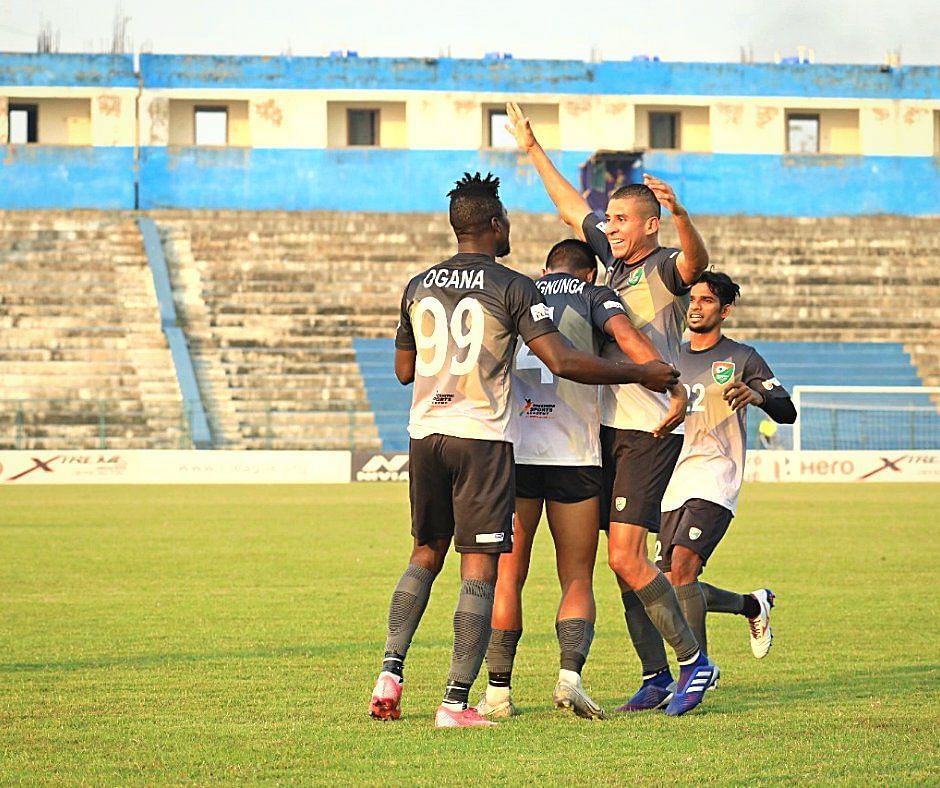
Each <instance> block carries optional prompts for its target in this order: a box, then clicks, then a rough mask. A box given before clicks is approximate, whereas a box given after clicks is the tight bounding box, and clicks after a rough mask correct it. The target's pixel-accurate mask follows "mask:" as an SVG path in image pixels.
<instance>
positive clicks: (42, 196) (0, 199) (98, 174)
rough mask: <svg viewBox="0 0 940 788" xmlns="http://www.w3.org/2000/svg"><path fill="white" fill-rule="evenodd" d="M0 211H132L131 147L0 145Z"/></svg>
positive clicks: (132, 170)
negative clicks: (36, 209) (61, 209)
mask: <svg viewBox="0 0 940 788" xmlns="http://www.w3.org/2000/svg"><path fill="white" fill-rule="evenodd" d="M0 156H2V158H0V208H5V209H13V210H21V209H27V208H29V209H34V208H99V209H107V210H112V209H125V208H133V207H134V149H133V148H92V147H78V146H65V145H63V146H54V145H41V146H39V145H3V146H0Z"/></svg>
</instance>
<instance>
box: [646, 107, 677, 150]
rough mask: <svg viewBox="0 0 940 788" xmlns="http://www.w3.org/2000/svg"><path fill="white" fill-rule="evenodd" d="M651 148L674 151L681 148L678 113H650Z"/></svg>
mask: <svg viewBox="0 0 940 788" xmlns="http://www.w3.org/2000/svg"><path fill="white" fill-rule="evenodd" d="M650 147H651V148H672V149H675V148H678V147H679V113H678V112H651V113H650Z"/></svg>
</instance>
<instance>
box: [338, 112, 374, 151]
mask: <svg viewBox="0 0 940 788" xmlns="http://www.w3.org/2000/svg"><path fill="white" fill-rule="evenodd" d="M346 144H347V145H378V144H379V111H378V110H377V109H348V110H346Z"/></svg>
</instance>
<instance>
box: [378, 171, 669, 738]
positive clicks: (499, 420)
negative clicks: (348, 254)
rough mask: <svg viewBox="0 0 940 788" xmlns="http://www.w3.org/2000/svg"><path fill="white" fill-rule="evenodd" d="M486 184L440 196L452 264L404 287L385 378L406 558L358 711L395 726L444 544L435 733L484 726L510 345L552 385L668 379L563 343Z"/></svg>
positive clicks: (510, 481) (504, 519)
mask: <svg viewBox="0 0 940 788" xmlns="http://www.w3.org/2000/svg"><path fill="white" fill-rule="evenodd" d="M498 187H499V180H498V179H494V178H492V177H491V176H489V175H488V176H487V177H486V178H485V179H484V178H481V177H480V175H479V173H477V174H476V175H475V176H470V175H469V174H467V175H466V176H465V177H464V178H462V179H461V180H460V181H458V183H457V186H456V188H455V189H453V190H452V191H451V192H450V193H449V195H448V196H449V197H450V223H451V226H452V227H453V229H454V233H455V235H456V236H457V254H456V255H455V256H454V257H452V258H450V259H449V260H445V261H444V262H442V263H440V264H438V265H436V266H432V267H431V268H430V269H428V270H427V271H424V272H423V273H421V274H419V275H418V276H416V277H414V278H412V280H411V281H410V282H409V283H408V285H407V286H406V287H405V291H404V294H403V296H402V303H401V313H400V318H399V325H398V333H397V336H396V338H395V375H396V377H397V378H398V380H399V381H400V382H401V383H402V384H407V383H411V382H414V391H413V396H412V406H411V413H410V417H409V421H408V433H409V435H410V436H411V444H410V449H409V463H410V465H409V479H410V490H409V492H410V497H411V515H412V535H413V537H414V543H413V549H412V551H411V556H410V559H409V562H408V566H407V568H406V569H405V572H404V574H403V575H402V576H401V578H400V579H399V581H398V584H397V586H396V588H395V591H394V593H393V594H392V602H391V606H390V609H389V616H388V630H387V638H386V643H385V658H384V661H383V664H382V671H381V673H380V674H379V678H378V681H377V682H376V685H375V689H374V690H373V692H372V697H371V699H370V702H369V713H370V715H371V716H372V717H374V718H376V719H382V720H386V719H397V718H398V717H399V716H400V715H401V692H402V684H403V668H404V660H405V655H406V654H407V651H408V648H409V646H410V645H411V639H412V637H413V636H414V633H415V630H416V629H417V627H418V624H419V623H420V621H421V617H422V615H423V614H424V610H425V607H426V605H427V602H428V597H429V595H430V590H431V584H432V583H433V582H434V579H435V577H437V575H438V573H439V572H440V570H441V568H442V567H443V564H444V559H445V557H446V555H447V552H448V550H449V548H450V544H451V541H453V542H454V546H455V548H456V550H457V552H458V553H460V575H461V581H462V582H461V590H460V596H459V598H458V601H457V609H456V611H455V613H454V650H453V653H452V657H451V668H450V675H449V678H448V682H447V688H446V691H445V695H444V700H443V702H442V704H441V706H440V707H439V708H438V710H437V714H436V715H435V725H437V726H438V727H471V726H480V725H492V724H493V723H492V722H490V721H489V720H485V719H483V718H482V717H480V716H479V715H478V714H477V713H476V711H475V710H474V709H471V708H468V704H467V697H468V695H469V692H470V687H471V685H472V684H473V682H474V680H475V679H476V676H477V673H478V672H479V670H480V665H481V664H482V662H483V654H484V652H485V650H486V645H487V642H488V640H489V634H490V616H491V614H492V608H493V586H494V584H495V581H496V575H497V560H498V556H499V554H500V553H504V552H508V551H509V550H511V549H512V517H513V505H514V502H515V491H514V476H513V471H514V465H513V455H512V438H513V436H512V423H511V412H510V409H509V408H510V388H509V385H510V384H509V379H510V375H509V372H510V365H511V362H512V357H513V354H514V352H515V349H516V338H517V337H518V336H521V337H522V339H523V341H525V342H526V344H527V345H528V346H529V348H530V349H531V350H532V352H533V353H535V354H536V356H538V358H539V359H540V360H541V361H542V362H543V363H544V364H545V365H546V366H547V367H548V369H549V370H551V372H552V374H554V375H560V376H562V377H567V378H570V379H572V380H577V381H579V382H582V383H592V384H596V383H623V382H631V381H639V382H642V383H644V384H645V385H649V386H650V387H651V388H653V389H657V390H660V391H664V390H665V389H666V388H667V387H669V386H672V385H674V384H675V383H676V380H677V378H678V373H676V371H675V370H674V369H673V368H672V367H670V366H669V365H667V364H664V363H663V362H661V361H653V362H649V363H648V364H644V365H642V366H641V365H637V364H633V363H629V362H628V363H613V362H610V361H606V360H604V359H600V358H598V357H597V356H594V355H591V354H588V353H582V352H579V351H577V350H575V349H573V348H572V347H571V346H570V345H569V344H567V343H565V342H564V341H563V340H562V339H561V338H560V336H559V335H558V331H557V329H556V328H555V326H554V324H553V323H552V321H551V317H550V313H549V310H548V307H547V306H546V305H545V301H544V299H543V297H542V294H541V293H540V292H539V290H538V288H536V286H535V284H534V283H533V281H532V280H531V279H529V278H528V277H527V276H523V275H522V274H519V273H516V272H515V271H512V270H510V269H508V268H506V267H504V266H502V265H499V264H498V263H497V262H496V257H501V256H503V255H506V254H509V217H508V215H507V214H506V209H505V208H504V207H503V204H502V202H501V201H500V199H499V194H498Z"/></svg>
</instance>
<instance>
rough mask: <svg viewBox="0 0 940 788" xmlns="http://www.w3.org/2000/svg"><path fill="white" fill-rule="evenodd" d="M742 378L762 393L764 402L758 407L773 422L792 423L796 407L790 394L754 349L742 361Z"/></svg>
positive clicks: (794, 418)
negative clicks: (745, 359) (743, 361)
mask: <svg viewBox="0 0 940 788" xmlns="http://www.w3.org/2000/svg"><path fill="white" fill-rule="evenodd" d="M742 380H743V381H744V382H745V383H746V384H747V385H748V386H749V387H750V388H752V389H754V390H755V391H759V392H760V393H761V395H763V397H764V402H763V404H761V405H759V406H758V407H759V408H760V409H761V410H762V411H764V413H766V414H767V415H768V416H770V418H772V419H773V420H774V421H775V422H777V423H778V424H792V423H793V422H794V421H796V408H795V407H794V405H793V400H791V399H790V394H789V393H788V392H787V390H786V389H785V388H784V387H783V385H782V384H781V383H780V381H779V380H777V378H776V377H775V376H774V373H773V371H772V370H771V369H770V366H769V365H768V364H767V362H766V361H764V359H763V358H762V357H761V355H760V353H758V352H757V351H756V350H754V351H752V352H751V354H750V355H749V356H748V358H747V361H745V363H744V373H743V375H742Z"/></svg>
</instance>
